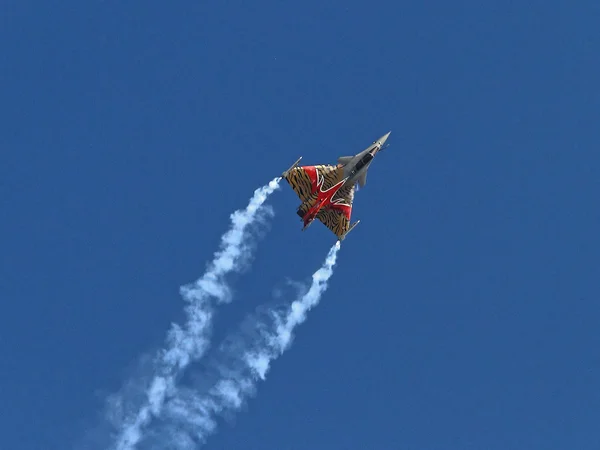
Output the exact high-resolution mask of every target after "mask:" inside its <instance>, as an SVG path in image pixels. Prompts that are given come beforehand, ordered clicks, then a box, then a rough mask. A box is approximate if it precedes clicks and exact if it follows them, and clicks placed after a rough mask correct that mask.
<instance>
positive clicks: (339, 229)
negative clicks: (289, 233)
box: [284, 165, 354, 238]
mask: <svg viewBox="0 0 600 450" xmlns="http://www.w3.org/2000/svg"><path fill="white" fill-rule="evenodd" d="M284 178H285V179H286V180H287V182H288V183H289V184H290V186H291V187H292V189H293V190H294V192H296V194H297V195H298V197H300V200H302V204H301V205H300V207H299V208H298V211H297V214H298V215H299V216H300V217H302V218H304V217H305V216H306V214H307V213H308V212H309V210H310V209H311V208H312V207H313V206H315V204H316V203H317V202H318V201H320V200H321V199H322V198H324V197H326V196H328V195H327V193H328V191H329V190H330V189H332V188H333V190H335V191H336V192H333V195H332V197H331V201H330V202H326V203H325V206H324V207H323V208H321V209H320V210H319V211H318V212H317V214H316V218H317V219H319V220H320V221H321V222H322V223H323V224H324V225H325V226H326V227H327V228H329V229H330V230H331V231H332V232H333V233H334V234H335V235H336V236H337V237H338V238H342V237H343V236H344V235H345V234H346V232H347V231H348V229H349V228H350V216H351V214H352V202H353V201H354V186H353V185H348V184H346V183H345V182H344V181H345V179H344V170H343V168H342V167H341V166H339V165H338V166H333V165H315V166H302V167H295V168H293V169H292V170H290V171H289V172H288V173H287V175H286V176H285V177H284ZM338 184H340V186H339V187H338V186H336V185H338ZM331 193H332V192H330V193H329V194H330V195H331Z"/></svg>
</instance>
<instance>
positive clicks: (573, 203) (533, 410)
mask: <svg viewBox="0 0 600 450" xmlns="http://www.w3.org/2000/svg"><path fill="white" fill-rule="evenodd" d="M481 3H485V5H482V4H481ZM1 16H2V17H1V19H0V24H1V26H0V30H1V31H0V37H1V38H0V55H1V56H0V58H1V59H0V61H1V62H2V67H3V70H1V71H0V85H1V86H2V89H0V103H1V104H2V105H3V108H2V120H1V121H0V152H1V153H0V154H1V158H0V208H1V210H2V220H1V221H0V232H1V235H2V251H1V253H2V256H3V258H2V260H1V263H0V298H1V299H2V305H3V311H2V314H0V330H1V339H0V351H1V353H2V356H3V358H2V360H3V362H2V370H1V371H0V401H1V403H2V405H3V406H4V408H3V410H4V414H3V417H2V420H0V436H1V438H0V439H1V441H0V442H1V445H0V446H1V447H2V448H7V449H15V450H17V449H19V450H20V449H23V450H30V449H31V450H37V449H44V450H54V449H65V448H74V447H73V446H74V445H76V444H77V442H80V439H81V438H82V436H84V435H86V433H87V432H88V431H89V430H90V429H92V428H94V427H96V426H97V425H98V424H99V423H101V422H102V420H101V419H100V416H101V413H102V407H103V402H104V400H105V399H106V397H107V395H109V394H110V393H113V392H116V391H118V390H119V388H120V386H121V385H122V383H123V382H124V381H125V380H126V379H127V378H128V377H129V376H130V375H131V372H132V371H133V370H134V369H135V367H136V361H137V360H138V358H139V357H140V355H143V354H145V353H146V352H149V351H152V350H153V349H156V348H159V347H160V346H161V345H162V343H163V340H164V337H165V334H166V332H167V330H168V328H169V326H170V324H171V323H172V322H176V321H181V320H182V319H183V312H182V311H183V302H182V300H181V297H180V295H179V287H180V286H181V285H184V284H186V283H189V282H191V281H193V280H195V279H196V278H197V277H199V276H200V275H201V274H202V272H203V271H204V268H205V264H206V262H207V261H208V260H210V259H211V257H212V254H213V252H214V251H215V250H217V248H218V244H219V239H220V236H221V235H222V234H223V233H224V232H225V231H226V230H227V228H228V226H229V214H230V213H231V212H233V211H234V210H236V209H238V208H242V207H244V206H245V205H246V202H247V201H248V199H249V197H250V196H251V195H252V192H253V190H254V189H256V188H257V187H259V186H261V185H263V184H265V183H267V182H268V181H269V180H271V179H272V178H273V177H274V176H276V175H277V174H279V173H281V171H282V170H284V169H285V168H287V167H288V166H289V165H290V164H291V163H292V162H293V161H294V160H295V159H296V158H297V157H298V156H300V155H302V156H303V157H304V160H303V162H305V163H306V164H314V163H333V162H335V160H336V159H337V157H338V156H342V155H347V154H353V153H357V152H358V151H360V150H362V149H364V148H365V147H366V146H367V145H368V144H370V143H371V142H372V141H373V140H374V139H375V138H377V137H379V136H381V135H382V134H384V133H386V132H387V131H389V130H392V134H391V136H390V139H389V143H390V144H391V146H390V147H389V149H387V150H386V151H385V152H383V153H381V154H379V155H378V157H377V158H376V160H375V161H374V163H373V164H372V166H371V169H370V172H369V182H368V185H367V186H366V188H365V189H364V190H361V191H360V192H358V193H357V195H356V197H355V207H354V210H353V218H357V219H358V218H359V219H361V224H360V225H359V226H358V227H357V228H356V229H355V230H354V231H353V232H352V234H351V235H350V236H349V237H348V239H347V240H346V241H345V242H344V244H343V245H342V249H341V251H340V254H339V261H338V266H337V267H336V270H335V273H334V275H333V278H332V279H331V283H330V287H329V290H328V292H327V293H326V294H325V296H324V298H323V300H322V303H321V304H320V305H319V306H318V308H316V309H315V310H313V311H311V313H310V315H309V317H308V320H307V322H306V323H304V324H303V325H302V326H300V327H299V328H298V329H297V335H296V339H295V341H294V344H293V346H292V348H291V349H290V350H289V351H288V352H287V353H285V354H284V355H283V356H282V357H281V358H280V359H279V360H277V361H276V362H275V364H274V365H273V368H272V371H271V372H270V373H269V377H268V379H267V380H266V382H264V383H261V384H260V385H259V388H258V394H257V396H256V397H255V398H253V399H251V400H250V401H249V403H248V405H247V407H246V408H245V409H244V410H243V411H241V412H240V413H238V414H236V415H235V417H234V418H233V419H232V420H230V421H222V422H220V427H219V430H218V432H217V433H216V434H215V435H214V436H212V437H211V438H210V440H209V441H208V443H207V445H206V446H205V447H203V448H206V449H265V450H268V449H278V450H279V449H286V450H300V449H307V448H310V449H315V450H319V449H332V448H334V449H365V448H374V449H400V448H402V449H410V450H413V449H414V450H442V449H444V450H446V449H461V450H466V449H478V450H479V449H486V450H496V449H498V450H506V449H532V448H544V449H567V448H568V449H581V450H584V449H597V448H598V447H599V446H600V431H599V430H598V426H597V422H598V417H599V415H600V353H599V350H598V349H599V348H600V328H598V318H599V317H600V306H599V305H598V298H599V294H600V289H599V287H598V280H599V279H600V266H599V263H598V255H599V254H600V238H599V237H598V230H599V229H600V210H599V208H598V196H599V194H600V177H599V176H598V170H597V167H598V165H599V164H600V152H599V151H598V147H599V144H600V135H599V133H598V120H599V119H600V117H599V116H600V114H599V111H600V96H599V94H598V92H599V90H598V80H599V79H600V63H599V62H598V58H597V55H598V54H599V53H600V33H599V31H598V19H599V18H600V6H599V5H598V3H597V2H592V1H585V0H582V1H578V2H557V1H549V2H541V1H531V2H508V3H507V2H474V1H472V2H465V1H459V2H445V1H436V0H434V1H430V2H409V3H407V2H404V3H398V2H392V1H372V2H368V3H359V2H354V1H348V2H323V1H308V2H304V3H303V4H302V5H298V6H291V4H289V2H275V1H264V2H254V3H248V2H241V1H232V2H210V3H206V2H192V1H181V2H176V3H175V4H169V5H168V6H167V4H166V3H164V2H155V1H147V2H139V1H138V2H136V1H131V2H125V3H123V2H115V1H102V2H101V1H94V2H74V1H71V0H64V1H61V2H23V1H9V2H6V3H5V5H4V7H3V13H2V15H1ZM269 202H270V204H271V205H272V206H273V207H274V210H275V217H274V218H273V219H272V220H271V222H270V229H269V232H268V233H267V234H266V236H264V238H263V239H262V240H261V241H260V245H259V246H258V247H257V250H256V252H255V258H254V262H253V264H252V267H251V269H250V270H249V271H247V272H245V273H243V274H240V275H238V276H236V277H234V278H233V281H234V284H233V286H234V289H235V292H236V300H235V302H234V303H232V304H230V305H226V306H225V307H224V308H222V309H219V312H218V315H217V322H216V323H215V327H216V328H215V337H219V336H225V335H227V333H229V332H232V331H235V330H236V329H238V327H239V323H240V321H242V320H243V318H244V317H245V316H246V315H247V314H248V313H252V312H253V311H254V310H255V309H256V308H257V307H259V306H260V305H272V304H275V303H277V302H281V301H283V300H285V299H274V298H273V291H274V289H276V288H277V287H281V286H283V284H284V283H285V279H286V277H290V278H292V279H295V280H298V281H306V280H307V278H308V277H309V276H310V274H311V273H312V272H314V271H315V270H316V269H317V268H318V267H319V266H320V264H321V263H322V261H323V259H324V258H325V255H326V254H327V251H328V249H329V248H330V246H331V245H332V243H333V242H334V237H333V235H332V234H331V233H330V232H329V231H328V230H326V229H325V228H324V227H322V226H320V225H318V224H315V225H313V226H311V227H310V228H309V229H308V230H307V231H306V232H305V233H301V232H300V228H301V224H300V222H299V220H298V217H297V216H296V214H295V209H296V207H297V205H298V199H297V198H296V196H295V194H294V193H293V191H292V190H291V189H289V187H288V186H287V185H284V186H282V189H281V190H280V191H278V192H277V193H275V194H274V195H273V197H272V198H271V199H270V200H269Z"/></svg>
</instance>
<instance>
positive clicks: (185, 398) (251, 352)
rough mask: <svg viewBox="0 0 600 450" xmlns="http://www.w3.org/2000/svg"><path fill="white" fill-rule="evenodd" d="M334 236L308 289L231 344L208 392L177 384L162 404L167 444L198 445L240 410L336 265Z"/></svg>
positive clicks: (338, 244)
mask: <svg viewBox="0 0 600 450" xmlns="http://www.w3.org/2000/svg"><path fill="white" fill-rule="evenodd" d="M339 249H340V243H339V241H338V242H336V244H335V245H334V246H333V247H332V248H331V249H330V250H329V253H328V254H327V257H326V258H325V262H324V263H323V266H322V267H321V268H319V270H317V271H316V272H315V273H314V274H313V275H312V283H311V285H310V287H309V289H308V290H307V291H306V293H304V294H303V295H302V296H301V297H300V298H299V299H297V300H295V301H294V302H292V304H291V305H290V306H289V307H288V308H287V309H286V311H285V312H283V313H277V312H275V311H272V312H271V319H272V320H273V323H274V326H271V327H269V326H268V325H266V324H265V323H259V324H258V327H257V328H258V329H259V330H260V333H259V337H258V339H255V340H254V341H253V342H250V343H246V342H244V343H243V345H242V348H241V349H240V347H236V348H234V349H233V350H232V351H233V353H234V354H233V355H227V356H230V357H231V358H230V360H233V361H235V362H233V363H229V364H227V365H226V366H225V367H218V368H217V370H218V371H219V372H220V374H221V376H220V378H219V380H218V381H217V382H216V383H215V384H214V385H213V387H212V388H210V389H209V390H208V391H204V392H198V391H197V390H194V389H192V388H185V389H183V388H182V389H179V390H178V392H177V394H176V395H174V396H173V397H172V398H170V399H169V400H168V402H167V403H166V404H165V415H164V416H165V420H166V422H167V423H166V427H167V429H166V430H163V432H162V433H161V434H162V436H163V439H164V438H165V437H166V436H168V442H169V444H170V445H171V446H175V448H180V449H193V448H197V446H198V444H201V443H204V442H205V441H206V439H207V438H208V436H209V435H210V434H211V433H213V432H214V431H215V429H216V426H217V425H216V417H217V416H220V415H223V414H224V413H227V412H228V411H237V410H239V409H240V408H241V407H242V405H243V404H244V401H245V400H246V398H247V397H248V396H250V395H252V394H253V393H254V392H255V388H256V383H257V382H258V381H259V380H265V378H266V375H267V372H268V371H269V369H270V366H271V363H272V362H273V361H274V360H275V359H277V358H278V357H279V356H280V355H281V354H282V353H283V352H284V351H285V350H287V349H288V348H289V347H290V345H291V342H292V337H293V332H294V329H295V328H296V326H298V325H300V324H301V323H302V322H304V321H305V320H306V316H307V313H308V311H309V310H310V309H312V308H313V307H315V306H316V305H317V304H318V303H319V301H320V300H321V297H322V295H323V293H324V292H325V291H326V289H327V286H328V282H329V279H330V278H331V276H332V275H333V268H334V266H335V264H336V260H337V255H338V251H339Z"/></svg>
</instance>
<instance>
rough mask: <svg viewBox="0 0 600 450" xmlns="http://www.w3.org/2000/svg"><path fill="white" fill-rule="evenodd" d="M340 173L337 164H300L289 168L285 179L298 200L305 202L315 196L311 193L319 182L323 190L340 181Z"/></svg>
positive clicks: (341, 172)
mask: <svg viewBox="0 0 600 450" xmlns="http://www.w3.org/2000/svg"><path fill="white" fill-rule="evenodd" d="M342 175H343V171H341V170H339V169H338V167H337V166H332V165H317V166H302V167H294V168H293V169H292V170H290V171H289V173H288V174H287V175H286V176H285V179H286V181H287V182H288V183H289V184H290V186H291V187H292V189H293V190H294V192H296V194H297V195H298V197H300V200H302V202H307V201H309V200H311V199H312V198H313V197H314V198H316V195H313V194H315V192H316V191H317V187H318V186H319V183H322V186H321V189H323V190H325V189H327V188H329V187H331V186H333V185H334V184H336V183H337V182H338V181H340V180H341V176H342Z"/></svg>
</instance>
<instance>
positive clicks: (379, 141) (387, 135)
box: [374, 131, 391, 148]
mask: <svg viewBox="0 0 600 450" xmlns="http://www.w3.org/2000/svg"><path fill="white" fill-rule="evenodd" d="M390 133H391V131H390V132H388V133H387V134H384V135H383V136H381V137H380V138H379V139H377V140H376V141H375V142H374V144H378V145H379V148H382V147H383V144H385V141H387V138H388V137H389V136H390Z"/></svg>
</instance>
